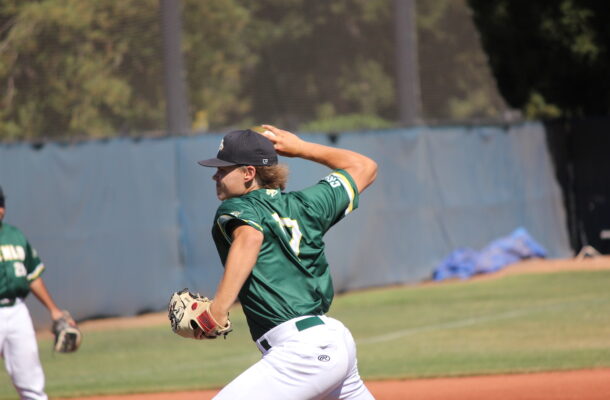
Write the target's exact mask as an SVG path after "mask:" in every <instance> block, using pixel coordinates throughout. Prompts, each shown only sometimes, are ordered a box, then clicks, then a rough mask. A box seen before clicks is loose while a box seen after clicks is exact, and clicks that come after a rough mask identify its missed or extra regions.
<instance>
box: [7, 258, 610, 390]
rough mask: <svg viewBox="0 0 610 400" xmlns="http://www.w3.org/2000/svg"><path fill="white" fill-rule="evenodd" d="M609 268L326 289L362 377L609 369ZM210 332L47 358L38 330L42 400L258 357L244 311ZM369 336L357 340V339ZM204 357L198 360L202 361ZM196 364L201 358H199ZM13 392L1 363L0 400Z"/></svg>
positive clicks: (235, 367)
mask: <svg viewBox="0 0 610 400" xmlns="http://www.w3.org/2000/svg"><path fill="white" fill-rule="evenodd" d="M608 287H610V271H608V270H604V271H574V272H565V273H563V272H562V273H548V274H535V275H519V276H507V277H504V278H501V279H491V280H481V281H465V282H457V283H449V284H441V285H431V286H415V287H413V286H411V287H393V288H383V289H375V290H366V291H362V292H354V293H349V294H344V295H340V296H337V298H336V300H335V303H334V304H333V307H332V308H331V312H330V313H329V315H330V316H335V315H336V316H339V317H340V318H341V320H342V321H343V322H344V323H345V324H346V325H347V326H348V327H349V328H350V330H351V331H352V333H353V335H354V337H355V338H356V341H357V342H359V346H358V357H359V363H358V364H359V366H360V372H361V374H362V376H363V377H364V378H365V379H367V380H370V379H389V378H396V379H405V378H409V379H414V378H423V377H443V376H445V377H446V376H464V375H482V374H495V373H518V372H533V371H554V370H555V371H556V370H568V369H590V368H607V367H610V293H609V292H608ZM231 320H232V322H233V327H234V331H233V332H232V333H231V335H230V336H229V337H228V338H227V340H224V339H217V340H215V341H203V342H201V341H194V340H193V341H189V340H187V339H183V338H180V337H177V336H176V335H174V334H173V333H172V331H171V328H170V327H169V323H168V322H167V323H165V322H163V323H160V324H159V325H158V326H156V325H155V326H151V327H145V328H142V327H135V328H129V329H127V328H123V329H117V330H108V331H101V330H93V331H88V330H87V329H86V324H85V326H84V327H83V333H84V340H83V344H82V346H81V348H80V349H79V351H78V352H76V353H73V354H70V355H68V356H58V355H53V352H52V350H51V349H52V346H53V343H52V339H50V338H49V337H46V338H41V339H39V346H40V356H41V358H42V363H43V366H44V368H45V372H47V388H48V394H49V395H50V396H51V398H57V397H74V396H84V395H96V394H98V395H102V394H110V393H144V392H155V391H161V390H164V391H174V390H188V389H202V388H217V387H220V386H222V384H223V383H226V382H227V381H228V380H230V379H231V378H232V377H234V376H235V375H236V374H238V373H240V372H241V371H243V369H244V368H247V367H248V365H250V364H251V363H252V362H254V361H256V360H257V359H259V358H260V353H259V352H258V351H257V350H256V349H255V348H254V347H253V346H252V343H251V342H250V341H249V339H248V337H249V333H248V328H247V327H246V324H245V320H244V316H243V313H241V310H240V309H239V307H236V308H234V309H232V310H231ZM367 341H368V342H367ZM212 359H213V360H218V362H216V361H215V364H214V365H215V367H214V368H207V367H206V366H205V365H207V364H205V362H204V361H202V360H212ZM202 363H203V364H205V365H203V364H202ZM13 399H15V392H14V389H13V387H12V385H11V383H10V380H9V379H8V377H7V375H6V373H5V372H4V370H3V369H0V400H13Z"/></svg>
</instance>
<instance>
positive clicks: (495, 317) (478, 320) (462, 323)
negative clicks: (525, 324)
mask: <svg viewBox="0 0 610 400" xmlns="http://www.w3.org/2000/svg"><path fill="white" fill-rule="evenodd" d="M603 303H609V304H610V297H608V298H604V299H599V298H592V299H588V300H574V301H565V302H561V303H554V304H549V305H545V306H538V307H529V308H523V309H520V310H513V311H509V312H505V313H500V314H488V315H481V316H479V317H474V318H466V319H461V320H457V321H449V322H445V323H441V324H435V325H427V326H420V327H415V328H409V329H403V330H400V331H395V332H390V333H387V334H384V335H378V336H372V337H369V338H364V339H359V340H356V343H357V344H358V345H361V344H362V345H366V344H375V343H380V342H388V341H391V340H397V339H401V338H403V337H405V336H409V335H415V334H419V333H426V332H432V331H439V330H446V329H455V328H464V327H468V326H472V325H477V324H487V323H490V322H495V321H500V320H506V319H512V318H519V317H523V316H526V315H531V314H536V313H543V312H548V311H551V310H559V309H564V308H566V307H575V306H576V307H581V306H591V305H596V304H603Z"/></svg>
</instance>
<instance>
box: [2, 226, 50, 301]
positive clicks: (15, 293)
mask: <svg viewBox="0 0 610 400" xmlns="http://www.w3.org/2000/svg"><path fill="white" fill-rule="evenodd" d="M43 271H44V264H43V263H42V262H41V261H40V258H39V257H38V254H37V253H36V250H34V248H32V246H30V243H29V242H28V240H27V239H26V238H25V236H24V235H23V233H21V231H20V230H19V229H17V228H15V227H14V226H11V225H8V224H5V223H2V224H0V307H1V306H6V305H12V304H13V303H14V301H15V298H17V297H21V298H24V297H26V296H27V295H28V293H29V292H30V283H31V282H32V281H33V280H35V279H36V278H38V277H39V276H40V274H42V272H43Z"/></svg>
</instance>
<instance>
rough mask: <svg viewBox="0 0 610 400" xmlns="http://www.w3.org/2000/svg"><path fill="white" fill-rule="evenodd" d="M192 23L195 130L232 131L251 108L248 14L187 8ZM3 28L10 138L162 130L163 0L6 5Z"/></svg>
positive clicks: (231, 8)
mask: <svg viewBox="0 0 610 400" xmlns="http://www.w3.org/2000/svg"><path fill="white" fill-rule="evenodd" d="M185 15H186V19H187V20H186V25H187V26H188V29H189V33H190V34H187V35H186V37H187V40H186V41H185V45H184V50H185V51H186V52H187V53H188V55H189V57H188V60H189V61H188V64H187V65H188V69H189V78H190V79H189V83H190V84H191V85H190V87H189V93H190V96H191V97H192V104H193V107H194V111H193V112H194V113H195V115H197V116H199V119H197V121H196V122H197V123H200V124H201V123H214V122H218V123H224V122H225V121H226V120H227V116H228V115H229V114H230V113H231V112H234V110H236V109H237V110H240V108H243V105H239V96H238V94H237V92H238V90H239V80H238V77H239V71H240V69H241V68H242V65H248V62H247V55H246V54H245V46H244V45H243V37H242V36H241V34H242V31H243V26H244V20H247V13H246V12H244V11H243V10H242V9H240V8H239V7H237V6H236V4H235V3H234V2H233V1H228V0H227V1H223V0H207V1H205V2H201V1H198V0H188V1H185ZM0 24H1V25H0V29H1V30H0V87H2V88H3V90H2V91H0V93H3V95H2V97H1V98H0V101H1V102H2V107H1V108H0V135H1V137H2V138H3V139H5V140H6V139H25V140H36V139H39V138H70V137H93V138H95V137H107V136H114V135H117V134H119V135H120V134H132V133H134V132H146V131H148V132H150V131H162V129H163V127H164V126H165V120H164V119H165V116H164V112H165V107H164V98H163V86H162V84H163V81H162V70H161V68H162V62H161V39H160V21H159V4H158V0H122V1H117V2H115V1H105V0H89V1H79V0H44V1H19V0H6V1H3V2H2V3H0ZM240 27H241V29H240ZM202 104H205V106H204V105H202ZM202 110H204V111H202ZM203 114H206V115H207V116H208V117H207V118H203V117H201V115H203ZM202 121H204V122H202Z"/></svg>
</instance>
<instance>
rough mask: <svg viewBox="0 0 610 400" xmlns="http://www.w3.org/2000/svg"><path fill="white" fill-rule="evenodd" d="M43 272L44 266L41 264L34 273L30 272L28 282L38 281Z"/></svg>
mask: <svg viewBox="0 0 610 400" xmlns="http://www.w3.org/2000/svg"><path fill="white" fill-rule="evenodd" d="M42 271H44V264H43V263H40V264H38V266H37V267H36V268H34V271H32V272H30V273H29V274H28V276H27V277H26V278H27V280H28V281H30V282H31V281H33V280H35V279H37V278H38V277H39V276H40V274H42Z"/></svg>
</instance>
